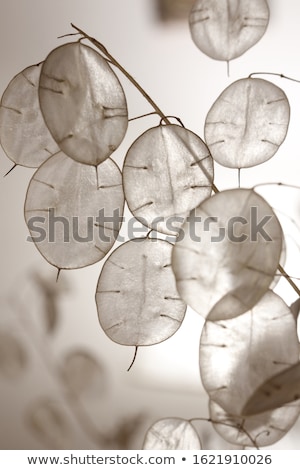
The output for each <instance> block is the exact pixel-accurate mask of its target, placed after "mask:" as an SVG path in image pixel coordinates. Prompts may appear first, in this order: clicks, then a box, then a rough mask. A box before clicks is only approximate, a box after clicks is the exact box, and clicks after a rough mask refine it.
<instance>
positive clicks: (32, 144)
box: [0, 64, 59, 168]
mask: <svg viewBox="0 0 300 470" xmlns="http://www.w3.org/2000/svg"><path fill="white" fill-rule="evenodd" d="M41 68H42V64H38V65H32V66H30V67H27V68H26V69H25V70H23V71H22V72H20V73H19V74H18V75H16V76H15V77H14V78H13V79H12V80H11V82H10V83H9V85H8V87H7V88H6V90H5V91H4V93H3V95H2V98H1V104H0V142H1V146H2V148H3V150H4V152H5V153H6V155H7V156H8V158H10V159H11V160H12V161H13V162H14V163H16V164H17V165H21V166H26V167H32V168H36V167H39V166H40V165H41V164H42V163H43V162H44V161H45V160H47V158H49V157H50V156H51V155H53V154H54V153H56V152H58V151H59V147H58V146H57V144H56V142H55V141H54V139H53V137H52V136H51V134H50V132H49V130H48V128H47V126H46V124H45V122H44V119H43V116H42V113H41V110H40V103H39V97H38V85H39V79H40V72H41Z"/></svg>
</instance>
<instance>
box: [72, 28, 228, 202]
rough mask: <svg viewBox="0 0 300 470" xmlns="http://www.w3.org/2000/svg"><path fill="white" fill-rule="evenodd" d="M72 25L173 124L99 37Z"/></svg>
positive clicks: (213, 187)
mask: <svg viewBox="0 0 300 470" xmlns="http://www.w3.org/2000/svg"><path fill="white" fill-rule="evenodd" d="M71 26H72V28H74V29H76V31H78V33H80V34H81V35H82V36H83V37H84V38H85V39H87V40H88V41H90V42H91V43H92V44H93V45H94V46H95V47H96V48H97V49H99V51H100V52H102V54H104V56H105V58H106V60H108V61H109V62H110V63H111V64H112V65H114V66H115V67H117V68H118V69H119V70H120V72H122V73H123V75H125V77H126V78H127V79H128V80H129V81H130V82H131V83H132V84H133V85H134V86H135V88H136V89H137V90H138V91H139V92H140V93H141V94H142V95H143V97H144V98H145V99H146V100H147V101H148V103H149V104H150V105H151V106H152V108H153V109H154V110H155V111H156V113H157V114H158V115H159V116H160V117H161V119H162V121H163V122H164V123H165V124H171V122H170V120H169V119H168V118H167V116H166V115H165V114H164V113H163V112H162V110H161V109H160V108H159V106H158V105H157V104H156V103H155V101H154V100H153V99H152V98H151V97H150V96H149V95H148V93H147V92H146V91H145V90H144V88H142V87H141V85H140V84H139V83H138V82H137V81H136V80H135V78H133V76H132V75H130V73H128V72H127V70H125V69H124V67H123V66H122V65H121V64H120V63H119V62H118V61H117V60H116V59H115V58H114V57H113V56H112V55H111V54H110V53H109V52H108V50H107V49H106V47H105V46H104V45H103V44H101V43H100V42H99V41H97V39H95V38H93V37H91V36H89V35H88V34H87V33H86V32H85V31H83V30H82V29H80V28H78V26H75V25H74V24H73V23H71ZM212 190H213V191H214V193H219V192H220V191H219V190H218V188H217V187H216V186H215V184H214V183H212Z"/></svg>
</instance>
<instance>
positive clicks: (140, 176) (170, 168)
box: [123, 124, 213, 235]
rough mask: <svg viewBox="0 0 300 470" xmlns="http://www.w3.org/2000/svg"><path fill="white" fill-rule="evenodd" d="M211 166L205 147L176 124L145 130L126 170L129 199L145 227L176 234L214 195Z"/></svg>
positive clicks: (134, 213) (134, 211)
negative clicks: (188, 217)
mask: <svg viewBox="0 0 300 470" xmlns="http://www.w3.org/2000/svg"><path fill="white" fill-rule="evenodd" d="M212 182H213V162H212V158H211V156H210V153H209V151H208V148H207V146H206V145H205V143H204V142H203V141H202V140H201V139H200V137H198V136H197V135H196V134H194V133H193V132H191V131H189V130H187V129H185V128H183V127H181V126H178V125H175V124H172V125H161V126H157V127H154V128H152V129H149V130H147V131H146V132H145V133H144V134H142V135H141V136H140V137H139V138H138V139H137V140H136V141H135V142H134V143H133V144H132V146H131V147H130V149H129V150H128V152H127V155H126V159H125V162H124V167H123V184H124V192H125V198H126V201H127V203H128V206H129V209H130V211H131V212H132V214H133V215H134V217H136V218H137V219H138V220H139V221H140V222H141V223H143V224H144V225H146V226H147V227H149V228H152V229H154V230H157V231H159V232H162V233H165V234H171V235H177V234H178V231H179V228H180V227H181V225H182V224H183V222H184V220H185V219H186V218H187V216H188V215H189V213H190V211H191V210H192V209H194V208H195V207H197V206H198V205H199V204H200V202H202V201H203V200H204V199H206V198H207V197H209V196H210V194H211V188H212Z"/></svg>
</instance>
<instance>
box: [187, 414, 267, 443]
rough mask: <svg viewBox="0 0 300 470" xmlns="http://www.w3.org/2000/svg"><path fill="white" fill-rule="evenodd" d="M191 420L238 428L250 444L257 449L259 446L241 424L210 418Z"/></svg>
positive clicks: (190, 420)
mask: <svg viewBox="0 0 300 470" xmlns="http://www.w3.org/2000/svg"><path fill="white" fill-rule="evenodd" d="M192 421H206V422H208V423H212V424H219V425H220V426H228V427H229V428H234V429H238V430H239V431H242V432H243V433H244V434H245V435H246V436H247V437H248V439H249V440H250V441H251V443H252V445H253V446H254V447H255V448H256V449H257V450H259V447H258V445H257V443H256V441H255V440H254V439H253V437H252V436H251V435H250V434H249V432H248V431H247V430H246V429H245V428H244V426H243V425H241V426H239V425H237V424H230V423H226V422H224V421H215V420H213V419H211V418H192V419H189V422H192Z"/></svg>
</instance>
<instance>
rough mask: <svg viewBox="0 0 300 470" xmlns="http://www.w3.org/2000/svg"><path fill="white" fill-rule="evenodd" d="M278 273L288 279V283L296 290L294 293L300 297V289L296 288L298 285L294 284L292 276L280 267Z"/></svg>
mask: <svg viewBox="0 0 300 470" xmlns="http://www.w3.org/2000/svg"><path fill="white" fill-rule="evenodd" d="M278 271H279V272H280V273H281V274H282V275H283V276H284V277H285V278H286V280H287V281H288V283H289V284H290V286H291V287H292V288H293V289H294V291H295V292H296V293H297V294H298V295H299V297H300V289H299V287H298V286H296V284H295V283H294V281H293V280H292V279H291V278H290V276H289V275H288V273H287V272H286V271H285V269H284V268H283V267H282V266H280V264H279V266H278Z"/></svg>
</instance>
